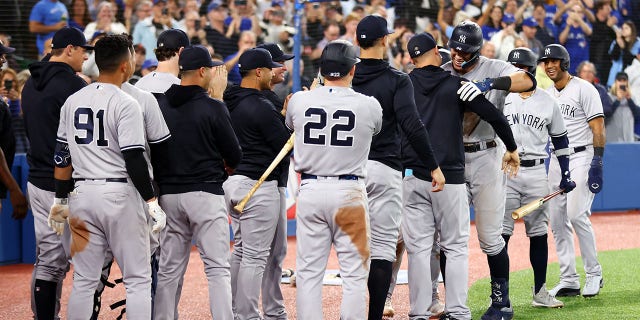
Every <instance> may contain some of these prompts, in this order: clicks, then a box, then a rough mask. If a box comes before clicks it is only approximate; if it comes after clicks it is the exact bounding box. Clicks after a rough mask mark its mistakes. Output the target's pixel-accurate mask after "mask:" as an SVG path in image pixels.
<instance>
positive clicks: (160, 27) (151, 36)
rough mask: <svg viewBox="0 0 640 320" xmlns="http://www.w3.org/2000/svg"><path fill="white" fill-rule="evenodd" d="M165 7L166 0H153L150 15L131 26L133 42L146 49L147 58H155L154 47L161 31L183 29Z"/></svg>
mask: <svg viewBox="0 0 640 320" xmlns="http://www.w3.org/2000/svg"><path fill="white" fill-rule="evenodd" d="M166 7H167V1H166V0H153V7H152V15H151V16H150V17H148V18H146V19H144V20H142V21H139V22H138V23H136V25H135V27H134V28H133V43H134V44H138V43H141V44H142V45H143V46H144V47H145V49H147V57H146V58H147V59H153V58H155V56H154V49H155V48H156V43H157V42H158V37H159V36H160V34H161V33H162V32H163V31H166V30H169V29H172V28H174V29H180V30H182V31H184V28H183V26H182V25H181V24H180V23H178V21H176V20H175V19H173V18H172V17H171V16H170V15H169V13H168V11H167V10H168V9H167V10H164V9H166Z"/></svg>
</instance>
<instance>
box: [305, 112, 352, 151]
mask: <svg viewBox="0 0 640 320" xmlns="http://www.w3.org/2000/svg"><path fill="white" fill-rule="evenodd" d="M304 116H305V118H306V119H308V120H307V122H306V123H305V124H304V144H316V145H326V144H327V136H329V145H331V146H338V147H351V146H353V135H351V134H349V133H350V132H351V131H352V130H353V129H354V128H355V126H356V115H355V114H354V113H353V112H352V111H351V110H336V111H334V112H333V113H332V114H331V118H330V119H331V120H329V116H328V115H327V112H326V111H325V110H324V109H322V108H309V109H307V110H306V111H305V113H304Z"/></svg>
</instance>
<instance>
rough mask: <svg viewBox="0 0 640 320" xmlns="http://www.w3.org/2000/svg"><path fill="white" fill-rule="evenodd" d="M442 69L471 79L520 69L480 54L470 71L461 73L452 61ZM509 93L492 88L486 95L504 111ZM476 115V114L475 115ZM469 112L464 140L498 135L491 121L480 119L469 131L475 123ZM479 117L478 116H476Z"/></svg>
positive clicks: (480, 78)
mask: <svg viewBox="0 0 640 320" xmlns="http://www.w3.org/2000/svg"><path fill="white" fill-rule="evenodd" d="M442 69H444V70H446V71H449V72H451V74H453V75H456V76H459V77H463V78H465V79H467V80H470V81H482V80H484V79H486V78H498V77H505V76H508V75H510V74H512V73H514V72H516V71H518V70H520V69H518V68H516V67H514V66H513V65H512V64H510V63H508V62H506V61H502V60H496V59H487V58H486V57H483V56H480V58H479V60H478V62H477V64H476V66H475V67H474V68H473V69H472V70H471V71H469V72H467V73H465V74H460V73H458V72H456V71H455V70H454V69H453V66H452V65H451V61H449V62H447V63H445V64H444V65H443V66H442ZM507 94H509V92H508V91H503V90H490V91H488V92H487V93H485V97H486V98H487V100H489V101H491V103H493V105H494V106H495V107H496V108H498V110H500V111H503V107H504V100H505V98H506V96H507ZM474 116H475V115H474ZM468 118H469V114H468V113H465V120H464V129H463V131H464V132H465V133H467V134H465V136H464V142H478V141H486V140H491V139H494V138H495V137H496V134H495V132H494V131H493V128H491V126H490V125H489V123H487V122H485V121H483V120H479V118H478V121H479V122H478V123H477V126H476V127H475V129H473V131H471V132H470V133H469V130H470V128H468V127H469V125H471V126H472V127H473V125H475V123H471V124H470V123H469V120H468ZM475 118H477V116H475Z"/></svg>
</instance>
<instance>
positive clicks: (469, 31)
mask: <svg viewBox="0 0 640 320" xmlns="http://www.w3.org/2000/svg"><path fill="white" fill-rule="evenodd" d="M482 42H483V39H482V29H480V26H479V25H478V24H477V23H475V22H472V21H464V22H462V23H460V24H459V25H457V26H456V27H455V28H454V29H453V33H452V34H451V37H450V38H449V44H448V45H449V48H453V49H455V50H457V51H462V52H467V53H475V52H478V51H480V48H481V47H482Z"/></svg>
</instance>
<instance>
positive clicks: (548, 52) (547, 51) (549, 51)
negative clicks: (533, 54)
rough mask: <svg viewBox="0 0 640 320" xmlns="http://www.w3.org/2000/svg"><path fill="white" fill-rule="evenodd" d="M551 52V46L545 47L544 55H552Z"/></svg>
mask: <svg viewBox="0 0 640 320" xmlns="http://www.w3.org/2000/svg"><path fill="white" fill-rule="evenodd" d="M550 54H551V48H546V49H544V55H545V56H548V55H550Z"/></svg>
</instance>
